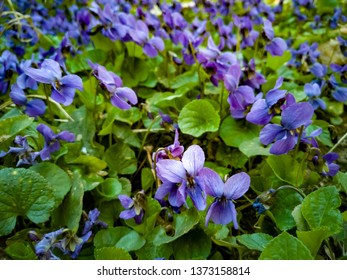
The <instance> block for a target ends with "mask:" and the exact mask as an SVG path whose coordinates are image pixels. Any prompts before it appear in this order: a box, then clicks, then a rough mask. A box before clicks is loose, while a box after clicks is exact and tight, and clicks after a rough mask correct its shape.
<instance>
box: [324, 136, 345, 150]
mask: <svg viewBox="0 0 347 280" xmlns="http://www.w3.org/2000/svg"><path fill="white" fill-rule="evenodd" d="M346 137H347V133H345V135H343V136H342V137H341V138H340V140H339V141H337V143H336V144H335V145H334V146H333V147H332V148H331V149H330V150H329V152H328V153H331V152H332V151H334V150H335V149H336V148H337V147H338V146H339V145H340V144H341V143H342V142H343V141H344V140H345V139H346Z"/></svg>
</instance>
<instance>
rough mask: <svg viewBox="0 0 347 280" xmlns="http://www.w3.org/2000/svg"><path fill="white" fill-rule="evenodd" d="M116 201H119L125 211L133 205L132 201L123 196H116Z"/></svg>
mask: <svg viewBox="0 0 347 280" xmlns="http://www.w3.org/2000/svg"><path fill="white" fill-rule="evenodd" d="M118 199H119V201H120V203H121V204H122V206H123V207H124V208H126V209H128V208H130V207H131V206H133V205H134V201H133V200H132V199H131V198H130V197H129V196H127V195H125V194H120V195H119V196H118Z"/></svg>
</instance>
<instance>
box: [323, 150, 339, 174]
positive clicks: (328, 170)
mask: <svg viewBox="0 0 347 280" xmlns="http://www.w3.org/2000/svg"><path fill="white" fill-rule="evenodd" d="M338 158H339V155H338V154H337V153H333V152H331V153H327V154H325V155H324V156H323V159H324V160H325V167H323V171H322V174H323V175H324V176H335V175H336V174H337V172H338V171H339V169H340V166H339V165H338V164H336V163H334V161H336V160H337V159H338Z"/></svg>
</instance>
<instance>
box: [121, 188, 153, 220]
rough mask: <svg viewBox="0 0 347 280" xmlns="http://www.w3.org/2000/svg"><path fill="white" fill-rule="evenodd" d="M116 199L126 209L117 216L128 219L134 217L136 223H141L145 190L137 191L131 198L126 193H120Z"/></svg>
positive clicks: (144, 205)
mask: <svg viewBox="0 0 347 280" xmlns="http://www.w3.org/2000/svg"><path fill="white" fill-rule="evenodd" d="M118 199H119V201H120V203H121V204H122V206H123V207H124V208H126V210H124V211H122V212H121V213H120V215H119V218H121V219H124V220H129V219H132V218H134V220H135V222H136V223H137V224H141V223H142V219H143V216H144V214H145V210H144V209H145V207H146V195H145V192H144V191H143V190H142V191H139V192H138V193H136V195H135V196H134V197H133V198H130V197H129V196H127V195H124V194H120V195H119V196H118Z"/></svg>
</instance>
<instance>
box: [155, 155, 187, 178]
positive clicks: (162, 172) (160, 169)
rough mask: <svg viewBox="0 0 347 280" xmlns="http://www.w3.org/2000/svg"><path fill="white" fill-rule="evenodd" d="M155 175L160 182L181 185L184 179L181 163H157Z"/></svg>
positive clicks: (184, 173) (167, 160)
mask: <svg viewBox="0 0 347 280" xmlns="http://www.w3.org/2000/svg"><path fill="white" fill-rule="evenodd" d="M157 175H158V177H159V178H160V180H162V181H169V182H171V183H181V182H182V181H184V180H185V179H186V170H185V169H184V166H183V164H182V162H181V161H177V160H174V159H163V160H160V161H159V162H158V163H157Z"/></svg>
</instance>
